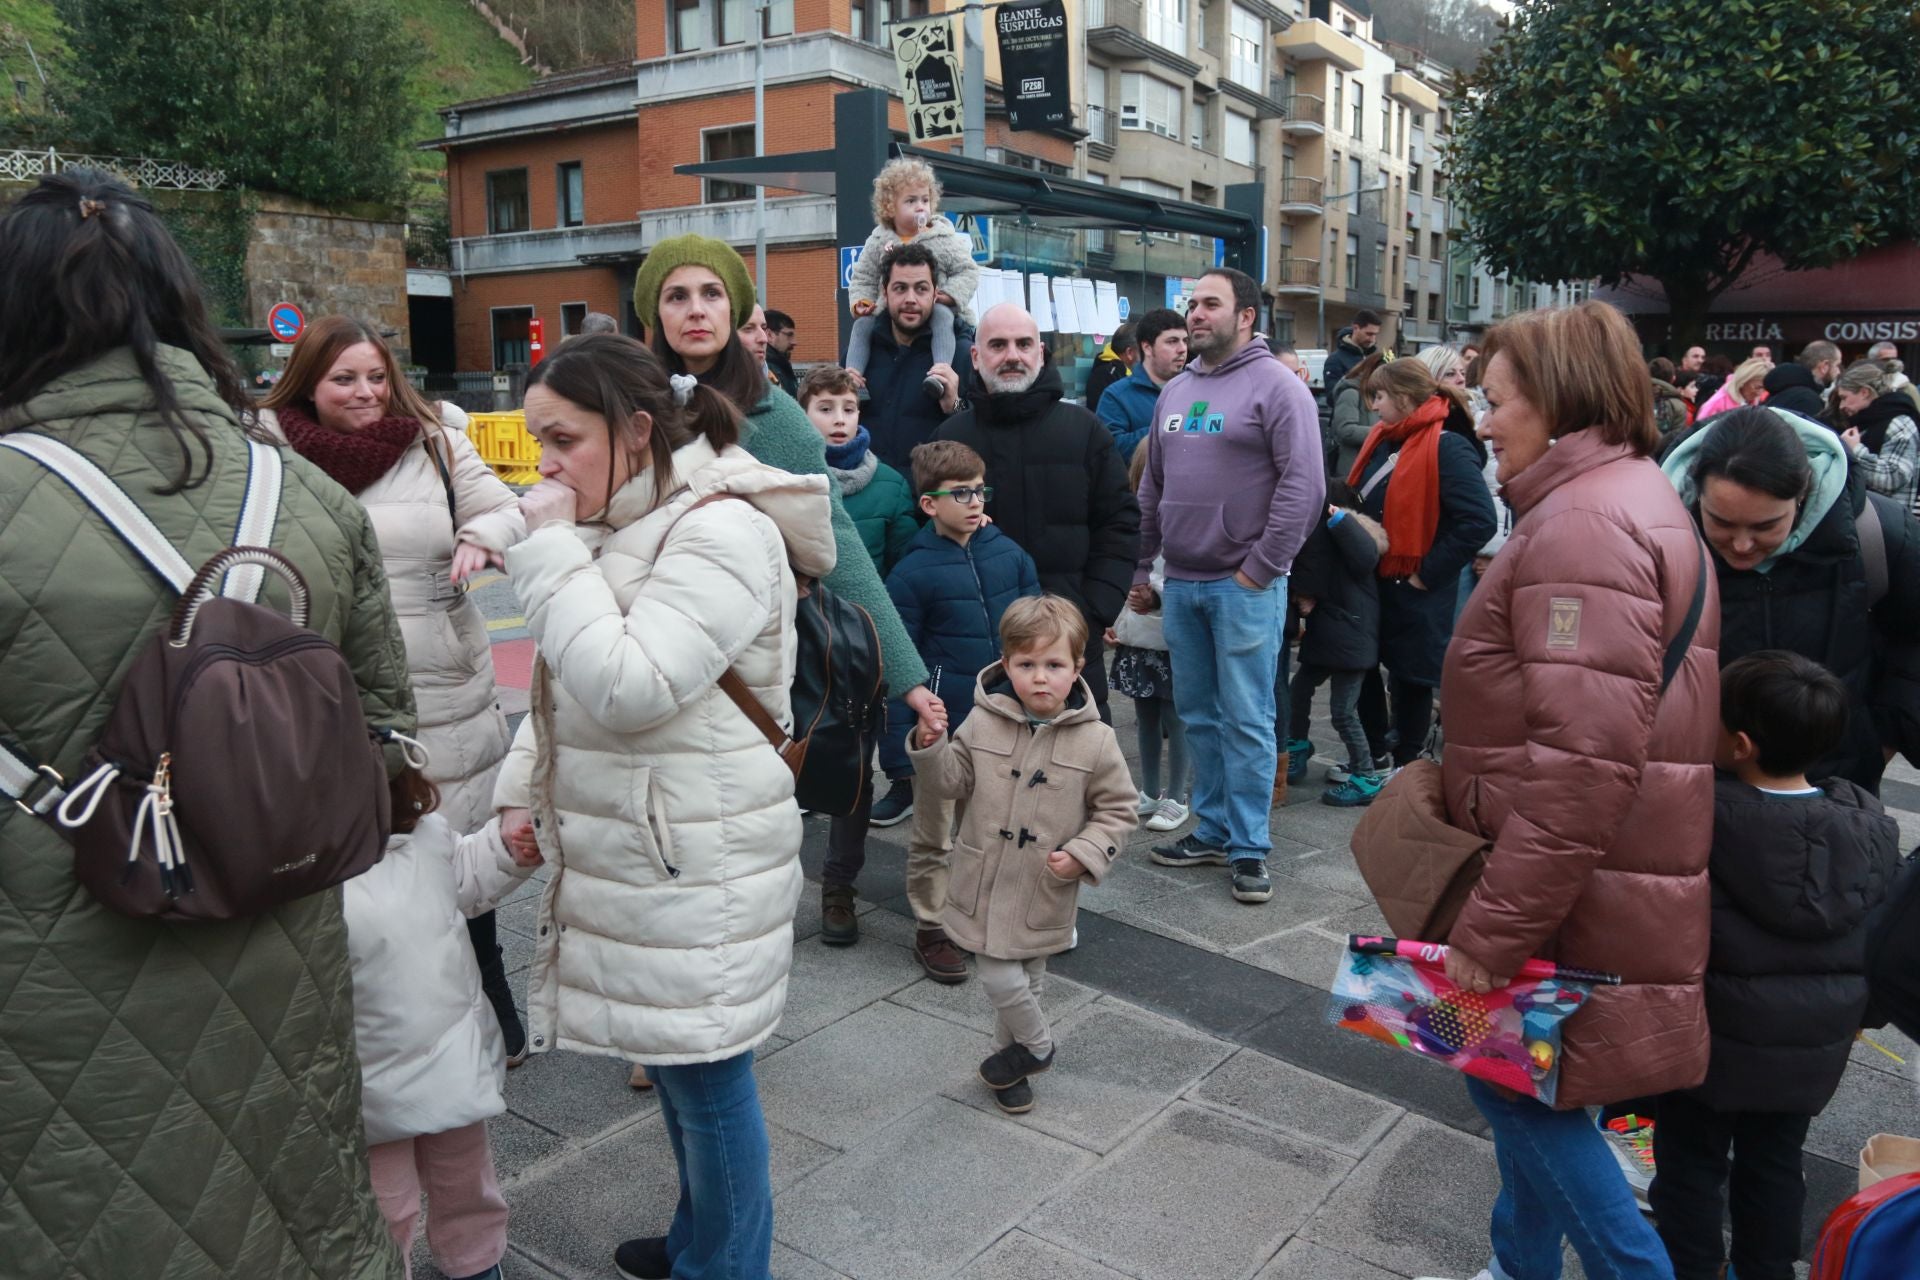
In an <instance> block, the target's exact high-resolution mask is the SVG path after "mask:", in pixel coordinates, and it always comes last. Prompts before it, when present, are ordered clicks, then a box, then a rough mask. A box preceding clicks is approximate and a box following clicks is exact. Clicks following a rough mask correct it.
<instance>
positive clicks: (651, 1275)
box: [613, 1236, 673, 1280]
mask: <svg viewBox="0 0 1920 1280" xmlns="http://www.w3.org/2000/svg"><path fill="white" fill-rule="evenodd" d="M613 1268H614V1270H616V1271H618V1272H619V1273H620V1274H621V1275H623V1276H625V1277H627V1280H668V1277H669V1276H671V1275H673V1263H671V1262H669V1261H668V1260H667V1238H666V1237H665V1236H647V1237H645V1238H644V1239H640V1240H629V1241H627V1242H626V1243H625V1244H622V1245H621V1246H620V1247H619V1248H618V1249H615V1250H614V1251H613Z"/></svg>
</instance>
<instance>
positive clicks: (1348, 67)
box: [1106, 0, 1438, 108]
mask: <svg viewBox="0 0 1920 1280" xmlns="http://www.w3.org/2000/svg"><path fill="white" fill-rule="evenodd" d="M1114 2H1115V0H1106V3H1109V4H1111V3H1114ZM1273 43H1274V47H1275V48H1277V49H1279V50H1280V52H1282V53H1284V54H1286V55H1287V56H1288V57H1289V58H1292V59H1293V60H1294V61H1295V62H1321V61H1325V62H1331V63H1333V64H1334V65H1335V66H1336V67H1339V68H1340V69H1341V70H1342V71H1358V70H1359V69H1360V68H1361V67H1362V66H1364V65H1365V64H1366V54H1365V53H1364V52H1362V50H1361V47H1360V42H1359V41H1358V40H1355V39H1354V38H1353V37H1352V36H1344V35H1341V34H1340V33H1339V32H1338V31H1335V30H1334V29H1333V27H1332V26H1331V25H1330V24H1328V23H1327V22H1326V21H1324V20H1323V19H1320V18H1309V19H1307V21H1305V22H1296V23H1294V24H1293V25H1292V26H1290V27H1288V28H1287V29H1286V30H1285V31H1282V32H1281V33H1280V34H1279V35H1278V36H1276V37H1275V38H1274V41H1273ZM1435 106H1436V108H1437V106H1438V103H1437V102H1436V104H1435Z"/></svg>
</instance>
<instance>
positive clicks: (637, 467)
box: [495, 336, 834, 1277]
mask: <svg viewBox="0 0 1920 1280" xmlns="http://www.w3.org/2000/svg"><path fill="white" fill-rule="evenodd" d="M675 381H676V382H678V383H679V385H678V386H677V387H672V388H670V384H669V381H668V374H667V371H666V369H665V367H664V366H663V365H662V364H661V363H660V361H659V360H658V358H657V357H655V356H654V355H653V354H652V353H651V352H649V351H647V350H646V349H645V348H644V347H642V346H640V344H638V343H636V342H633V341H631V340H630V339H626V338H619V337H613V336H604V337H602V336H594V337H588V338H580V339H576V340H574V341H573V342H570V343H568V344H567V345H566V347H564V348H563V349H562V350H561V351H559V352H558V353H556V354H555V355H553V356H550V357H548V358H547V359H546V360H545V361H544V362H542V363H541V364H540V365H539V366H538V367H536V369H535V370H534V372H533V375H532V378H531V379H530V384H529V386H528V390H527V425H528V428H529V429H530V430H532V431H533V432H534V433H535V434H536V435H537V436H538V437H539V439H540V441H541V459H540V471H541V475H542V476H543V477H545V478H544V479H543V481H542V483H541V484H540V485H537V486H536V487H535V488H534V489H533V490H531V491H529V492H528V493H527V494H526V495H525V496H524V497H523V498H522V506H523V509H524V510H525V511H526V512H527V515H528V521H527V522H528V525H529V527H530V528H531V529H532V532H531V533H530V534H529V535H528V537H527V538H526V540H525V541H524V542H521V543H520V544H519V545H518V546H516V547H514V548H513V549H512V550H511V551H509V552H508V553H507V571H508V573H509V574H510V575H511V576H512V578H513V585H514V590H515V591H516V592H517V593H518V595H519V597H520V602H521V604H522V605H523V606H524V607H525V609H526V614H527V627H528V629H529V630H530V631H532V632H533V635H534V639H535V641H536V642H537V644H538V646H539V660H538V661H537V663H536V665H535V669H534V682H533V710H532V713H531V714H530V715H529V716H528V717H527V719H526V720H525V721H524V722H523V723H522V724H521V726H520V732H519V735H518V737H517V738H516V739H515V742H514V746H513V751H512V754H511V755H510V756H509V757H508V760H507V764H506V767H505V769H504V770H503V771H502V773H501V776H500V783H499V788H498V790H497V791H496V793H495V803H496V805H497V806H498V807H499V808H501V809H503V810H506V811H507V812H506V814H505V816H504V818H503V824H504V828H505V829H506V830H507V832H508V834H509V838H510V839H514V840H524V839H525V838H526V835H527V826H526V819H525V817H523V816H522V814H521V813H520V811H522V810H531V820H532V826H533V832H534V834H535V835H536V836H537V840H538V844H539V849H540V852H541V854H542V855H543V856H544V857H545V859H546V861H547V862H548V863H549V864H550V865H551V866H552V868H553V874H552V878H551V880H550V881H549V882H548V885H547V889H546V893H545V894H544V896H543V897H542V899H541V903H540V913H539V918H538V925H537V928H536V935H535V940H534V957H533V967H532V972H531V976H530V979H529V983H528V993H527V1012H528V1015H529V1021H530V1023H531V1028H530V1030H531V1045H532V1049H533V1051H534V1052H535V1053H544V1052H547V1051H549V1050H552V1049H573V1050H576V1051H579V1052H583V1053H595V1054H605V1055H609V1056H615V1057H621V1058H625V1059H628V1060H630V1061H634V1062H640V1063H645V1064H647V1068H648V1075H649V1077H650V1078H651V1079H652V1080H653V1083H654V1085H655V1087H656V1089H657V1091H658V1095H659V1098H660V1104H661V1110H662V1113H663V1115H664V1117H665V1119H666V1122H667V1126H668V1131H669V1133H670V1135H671V1136H672V1138H673V1145H674V1148H675V1153H676V1155H677V1156H679V1157H680V1159H681V1164H682V1169H681V1197H680V1205H679V1209H678V1212H677V1214H676V1218H675V1230H674V1234H673V1238H674V1240H675V1241H676V1242H677V1243H679V1245H680V1247H681V1250H682V1251H691V1252H692V1253H693V1255H694V1257H695V1258H696V1259H702V1260H704V1261H700V1262H692V1260H689V1261H690V1262H691V1270H692V1271H696V1272H698V1273H699V1274H701V1275H714V1276H720V1275H725V1276H736V1275H737V1276H742V1277H763V1276H765V1275H766V1265H767V1263H766V1260H767V1258H768V1257H769V1256H770V1253H771V1249H772V1224H773V1202H772V1193H771V1188H770V1186H769V1183H768V1170H767V1147H766V1131H765V1124H764V1121H763V1120H762V1118H761V1115H760V1107H759V1099H758V1095H757V1092H756V1090H755V1088H754V1084H753V1074H752V1063H753V1053H752V1051H753V1049H754V1047H755V1046H756V1045H759V1044H760V1043H762V1042H763V1041H765V1040H766V1038H767V1037H768V1036H769V1035H771V1034H772V1033H773V1029H774V1027H775V1025H776V1024H777V1023H778V1022H779V1019H780V1013H781V1009H782V1007H783V1006H784V1004H785V1001H786V992H787V972H788V969H789V968H790V967H791V963H792V958H793V912H794V906H795V904H796V903H797V901H798V899H799V894H800V887H801V872H800V861H799V853H800V835H801V829H800V814H799V808H798V806H797V805H795V803H794V800H793V775H792V773H790V772H789V771H788V769H787V766H786V765H785V763H784V762H783V761H782V760H781V758H780V756H779V754H778V753H777V752H776V751H775V750H774V748H773V746H772V745H771V744H770V743H769V742H768V741H767V739H766V738H765V737H764V736H762V734H761V732H760V731H759V730H758V729H756V728H755V727H754V725H753V723H752V722H751V721H750V720H748V718H747V717H746V715H745V714H743V713H742V712H741V710H740V709H739V708H738V707H737V706H735V705H734V703H733V702H732V700H731V699H729V698H728V696H727V695H726V694H725V693H723V692H722V691H721V690H720V689H719V687H718V685H717V683H716V682H717V681H718V680H719V679H720V677H721V676H722V675H723V674H724V673H726V672H727V671H728V670H732V671H734V672H736V673H738V675H739V676H740V678H741V680H742V681H743V682H744V683H745V685H746V686H747V688H748V689H749V690H750V691H751V693H752V695H753V696H754V697H755V698H757V699H758V700H759V702H760V704H761V705H762V706H763V707H765V708H766V710H767V711H768V712H769V713H770V714H771V715H772V716H773V717H774V719H776V720H777V721H779V722H780V723H781V724H782V725H786V726H790V725H791V723H792V708H791V704H790V701H789V697H788V685H789V684H790V683H791V681H792V678H793V671H794V664H795V661H796V655H797V645H798V641H797V639H796V636H795V632H794V613H795V607H796V599H797V597H796V591H795V582H794V573H795V572H796V571H798V572H799V573H802V574H805V575H808V576H810V577H817V576H822V575H824V574H825V573H826V572H827V571H828V570H830V569H831V568H832V567H833V563H834V539H833V528H832V524H831V507H830V504H829V500H828V491H827V484H828V481H827V478H826V477H825V476H795V475H792V474H790V473H788V472H785V471H781V470H778V469H777V468H774V467H770V466H767V465H766V464H764V463H761V462H759V461H756V460H755V459H754V458H753V457H752V456H751V455H750V454H748V453H747V452H746V451H745V450H744V449H741V448H740V447H739V446H738V445H737V444H735V443H734V441H735V439H736V437H737V433H738V426H739V415H738V413H737V411H736V410H734V408H733V407H732V404H731V402H730V401H728V400H727V399H726V397H725V396H723V395H721V394H720V393H719V392H717V391H714V390H713V389H711V388H708V387H702V386H698V385H697V384H696V383H695V381H694V379H693V378H691V377H689V376H686V375H676V378H675ZM610 396H611V397H613V400H612V402H611V403H609V397H610ZM614 424H619V425H614ZM715 494H731V495H733V496H734V499H744V500H743V501H742V500H725V501H714V502H709V503H705V504H704V505H700V506H699V507H698V508H697V509H695V508H696V504H697V503H701V501H702V500H703V499H705V498H708V497H710V496H712V495H715ZM790 565H791V567H789V566H790ZM663 1237H664V1232H663V1235H662V1236H661V1237H653V1238H651V1239H647V1240H639V1241H630V1242H628V1244H627V1245H623V1246H622V1252H621V1253H620V1254H619V1255H617V1257H618V1258H619V1259H620V1260H621V1262H622V1265H623V1266H625V1268H626V1270H627V1272H628V1274H635V1273H637V1272H643V1271H646V1270H647V1269H648V1268H650V1267H651V1268H658V1267H659V1265H660V1262H661V1261H662V1260H663V1259H664V1250H665V1241H664V1238H663ZM635 1249H638V1250H642V1251H644V1253H643V1257H642V1258H641V1259H640V1260H635V1259H633V1258H631V1257H630V1256H629V1253H630V1251H631V1250H635ZM729 1259H730V1260H731V1263H729V1261H728V1260H729ZM756 1259H757V1260H758V1261H757V1262H756V1261H755V1260H756ZM743 1260H744V1261H745V1262H746V1263H747V1264H748V1265H746V1266H745V1267H744V1269H740V1266H741V1263H742V1261H743ZM703 1267H704V1268H709V1269H702V1268H703ZM653 1273H654V1274H662V1275H664V1274H666V1273H667V1272H666V1271H665V1270H655V1271H653Z"/></svg>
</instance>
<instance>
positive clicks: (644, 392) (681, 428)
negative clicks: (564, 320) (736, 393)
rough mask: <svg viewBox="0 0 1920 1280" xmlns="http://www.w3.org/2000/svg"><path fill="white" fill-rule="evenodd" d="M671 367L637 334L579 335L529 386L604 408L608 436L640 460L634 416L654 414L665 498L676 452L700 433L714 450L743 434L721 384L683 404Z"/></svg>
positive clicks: (659, 493)
mask: <svg viewBox="0 0 1920 1280" xmlns="http://www.w3.org/2000/svg"><path fill="white" fill-rule="evenodd" d="M668 378H669V374H668V373H667V368H666V366H665V365H664V364H662V363H661V360H660V358H659V357H658V356H656V355H655V354H654V353H653V352H651V351H649V350H647V349H646V348H645V347H643V346H641V345H640V344H639V343H638V342H636V341H634V340H633V339H632V338H625V337H621V336H620V335H619V334H616V333H592V334H588V335H586V336H585V337H580V338H572V339H569V340H568V341H567V343H566V344H565V345H564V346H562V347H561V348H560V349H559V350H558V351H556V352H554V353H553V354H552V355H550V356H548V357H547V358H546V359H545V360H542V361H541V362H540V363H539V364H537V365H535V366H533V371H532V372H531V373H529V374H528V375H527V385H528V386H529V387H545V388H546V389H547V390H549V391H551V392H553V394H555V395H557V396H559V397H560V398H561V399H563V400H569V401H571V402H573V403H574V404H577V405H579V406H580V407H581V408H582V409H585V410H586V411H587V412H589V413H596V414H599V415H600V416H601V417H602V418H604V419H606V422H607V440H608V443H609V444H610V445H611V446H612V447H613V448H615V449H625V450H626V451H627V454H628V456H629V457H631V458H636V459H637V458H638V456H639V452H640V444H639V440H638V437H637V432H636V429H635V427H634V424H633V418H634V415H635V414H638V413H644V414H646V415H647V416H648V417H649V418H651V419H652V420H653V429H652V431H650V432H649V433H648V435H647V445H646V447H647V451H648V452H649V453H650V454H651V455H652V466H653V484H654V501H655V502H658V501H660V500H661V499H663V498H665V497H666V496H667V494H668V492H669V489H668V486H670V485H671V484H672V483H673V478H674V477H673V451H674V450H675V449H678V448H679V447H680V446H681V445H683V444H686V443H687V442H688V441H690V440H692V439H693V438H694V437H695V436H705V437H706V439H707V443H709V444H711V445H712V446H713V447H714V448H715V449H724V448H726V447H727V446H728V445H730V444H733V443H734V442H735V441H737V440H738V439H739V438H740V413H739V411H738V410H737V409H735V408H734V406H733V402H732V401H731V400H729V399H727V397H726V396H724V395H722V394H721V393H720V392H719V391H718V390H717V389H715V388H713V387H710V386H708V385H706V384H705V383H701V384H699V385H696V386H695V387H694V388H693V390H692V392H691V394H690V395H689V397H688V400H687V403H686V404H684V405H681V404H677V403H675V401H674V396H673V385H672V383H670V382H669V381H668ZM607 501H608V502H609V503H611V502H612V501H613V471H612V469H611V468H609V470H608V472H607Z"/></svg>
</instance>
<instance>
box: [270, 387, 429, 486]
mask: <svg viewBox="0 0 1920 1280" xmlns="http://www.w3.org/2000/svg"><path fill="white" fill-rule="evenodd" d="M277 412H278V416H279V419H280V430H281V431H282V432H284V433H285V435H286V437H287V443H288V444H290V445H292V446H293V451H294V452H295V453H297V454H299V455H300V456H301V457H303V458H305V459H306V460H307V461H308V462H311V463H312V464H313V465H314V466H316V467H318V468H320V469H321V470H322V471H324V472H326V473H327V474H328V475H329V476H331V477H332V478H333V480H334V482H335V483H336V484H338V485H339V486H340V487H341V488H343V489H345V490H346V491H347V492H348V493H354V494H357V493H359V492H360V491H361V490H363V489H365V488H366V487H367V486H368V485H370V484H372V483H373V482H374V481H375V480H378V479H379V478H380V477H381V476H383V475H385V474H387V472H389V471H391V470H393V464H394V463H396V462H398V461H400V455H401V454H403V453H405V452H406V451H407V450H408V449H410V448H412V447H413V446H414V445H415V444H417V443H418V442H419V440H420V420H419V419H418V418H380V419H377V420H375V421H373V422H369V423H368V424H367V425H366V426H364V427H362V428H360V429H359V430H358V431H333V430H329V429H328V428H326V427H323V426H321V425H320V424H319V423H317V422H315V421H314V420H313V419H312V418H310V417H308V416H307V414H306V412H305V411H304V410H301V409H296V408H295V407H294V406H292V405H283V406H281V407H280V409H279V410H278V411H277Z"/></svg>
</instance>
